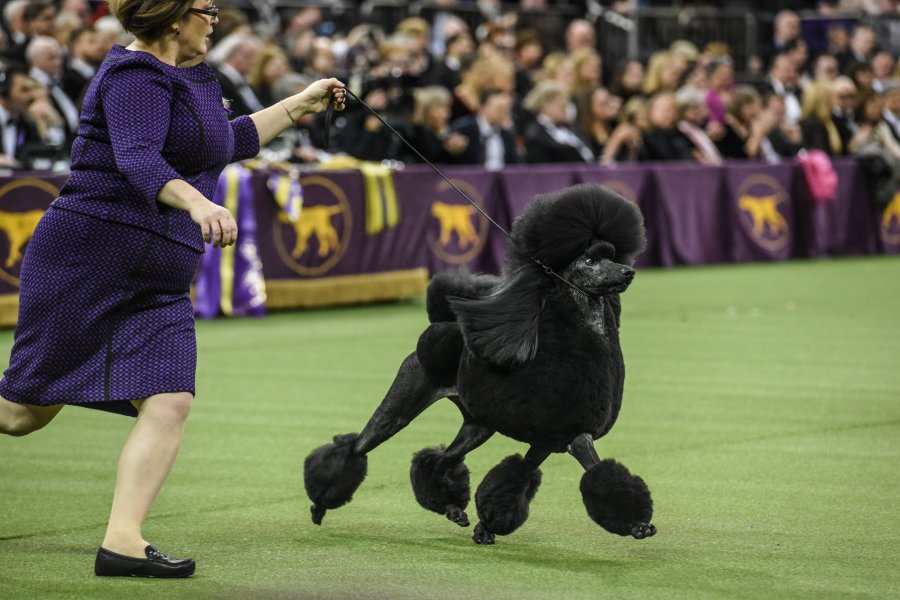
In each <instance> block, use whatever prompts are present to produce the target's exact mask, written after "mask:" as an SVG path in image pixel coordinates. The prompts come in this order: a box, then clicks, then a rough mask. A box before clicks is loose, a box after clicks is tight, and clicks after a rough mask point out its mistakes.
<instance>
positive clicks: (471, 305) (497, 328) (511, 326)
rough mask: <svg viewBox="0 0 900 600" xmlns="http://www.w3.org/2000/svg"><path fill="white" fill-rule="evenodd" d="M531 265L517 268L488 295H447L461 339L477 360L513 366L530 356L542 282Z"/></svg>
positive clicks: (534, 350) (535, 337)
mask: <svg viewBox="0 0 900 600" xmlns="http://www.w3.org/2000/svg"><path fill="white" fill-rule="evenodd" d="M544 283H545V282H544V281H543V280H542V279H541V278H538V277H535V274H534V270H533V268H531V267H525V268H521V269H519V270H518V271H517V272H515V273H511V274H510V276H508V277H506V278H504V281H503V282H502V283H501V284H500V286H499V287H498V288H496V289H495V290H494V292H493V293H491V294H490V295H488V296H486V297H484V298H479V299H463V298H451V299H450V304H451V306H452V307H453V311H454V312H455V313H456V316H457V318H458V319H459V323H460V326H461V328H462V332H463V338H464V339H465V342H466V345H467V346H468V347H469V349H470V350H471V351H472V352H473V353H474V354H475V356H477V357H478V358H480V359H481V360H484V361H487V362H489V363H493V364H495V365H499V366H502V367H513V366H515V365H517V364H521V363H525V362H528V361H530V360H531V359H533V358H534V356H535V354H537V349H538V326H539V323H540V315H541V308H542V307H543V298H542V296H543V293H542V292H543V289H544V288H543V284H544Z"/></svg>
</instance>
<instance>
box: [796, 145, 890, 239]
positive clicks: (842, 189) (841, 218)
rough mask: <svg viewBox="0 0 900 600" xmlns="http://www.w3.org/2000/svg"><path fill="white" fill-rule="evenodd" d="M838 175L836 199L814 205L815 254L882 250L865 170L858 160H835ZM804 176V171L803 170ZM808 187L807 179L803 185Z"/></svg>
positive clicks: (812, 209)
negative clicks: (879, 245)
mask: <svg viewBox="0 0 900 600" xmlns="http://www.w3.org/2000/svg"><path fill="white" fill-rule="evenodd" d="M832 164H833V165H834V170H835V172H836V173H837V176H838V189H837V195H836V197H835V199H834V200H831V201H827V202H822V203H820V204H816V205H811V211H812V217H813V226H814V227H813V231H814V235H813V236H812V237H813V239H812V240H811V242H812V244H811V248H810V250H811V252H810V254H812V255H813V256H823V255H828V254H833V255H844V254H873V253H874V252H877V250H878V238H877V229H876V227H875V226H874V220H875V218H876V217H875V215H874V211H873V210H872V200H871V198H870V197H869V189H868V185H867V184H866V178H865V174H864V172H863V170H862V169H861V168H859V165H858V164H857V163H856V160H854V159H835V160H833V161H832ZM799 173H800V177H801V178H802V171H799ZM800 187H805V182H804V185H803V186H800Z"/></svg>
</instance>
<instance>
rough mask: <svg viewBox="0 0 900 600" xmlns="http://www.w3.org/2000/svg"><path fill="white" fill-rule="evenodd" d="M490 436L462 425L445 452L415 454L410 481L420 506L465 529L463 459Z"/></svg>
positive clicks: (484, 429)
mask: <svg viewBox="0 0 900 600" xmlns="http://www.w3.org/2000/svg"><path fill="white" fill-rule="evenodd" d="M492 435H494V430H493V429H488V428H487V427H482V426H481V425H477V424H475V423H471V422H465V423H463V426H462V427H461V428H460V430H459V433H457V434H456V438H455V439H454V440H453V441H452V442H450V445H449V446H448V447H447V448H446V449H444V448H424V449H422V450H420V451H418V452H416V453H415V455H413V461H412V466H411V467H410V469H409V478H410V481H411V482H412V487H413V493H415V495H416V500H417V501H418V502H419V504H420V505H422V507H423V508H426V509H428V510H430V511H433V512H436V513H438V514H439V515H444V516H446V517H447V518H448V519H450V520H451V521H453V522H454V523H456V524H457V525H459V526H460V527H468V526H469V516H468V515H467V514H466V506H468V504H469V497H470V490H469V469H468V467H466V464H465V463H464V462H463V459H464V458H465V456H466V454H468V453H469V452H471V451H472V450H474V449H475V448H478V447H479V446H481V445H482V444H483V443H485V442H486V441H488V439H490V437H491V436H492Z"/></svg>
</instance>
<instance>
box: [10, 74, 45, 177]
mask: <svg viewBox="0 0 900 600" xmlns="http://www.w3.org/2000/svg"><path fill="white" fill-rule="evenodd" d="M39 90H40V84H38V83H37V82H36V81H34V80H33V79H32V78H31V77H29V76H28V72H27V71H26V70H25V68H24V67H22V66H10V67H7V69H6V71H5V72H0V166H3V167H13V168H21V167H29V166H30V164H29V158H30V157H29V154H30V153H31V152H32V151H33V150H34V149H35V148H38V147H40V146H41V145H42V140H41V136H40V134H39V133H38V130H37V126H36V125H35V124H34V121H32V120H31V119H30V117H29V116H28V107H29V106H31V104H32V103H33V102H34V101H35V99H36V98H37V94H38V92H39Z"/></svg>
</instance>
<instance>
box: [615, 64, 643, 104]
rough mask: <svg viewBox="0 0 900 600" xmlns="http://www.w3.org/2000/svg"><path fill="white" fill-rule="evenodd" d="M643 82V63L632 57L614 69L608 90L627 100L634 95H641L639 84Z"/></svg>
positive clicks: (623, 100)
mask: <svg viewBox="0 0 900 600" xmlns="http://www.w3.org/2000/svg"><path fill="white" fill-rule="evenodd" d="M643 83H644V63H642V62H641V61H639V60H637V59H636V58H633V59H631V60H628V61H625V62H624V63H623V64H621V65H620V66H619V68H618V69H616V73H615V74H614V75H613V79H612V85H610V88H609V91H610V92H612V93H613V94H614V95H616V96H618V97H619V98H621V99H622V102H628V101H629V100H631V99H632V98H634V97H636V96H642V95H643V92H641V85H643Z"/></svg>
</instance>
